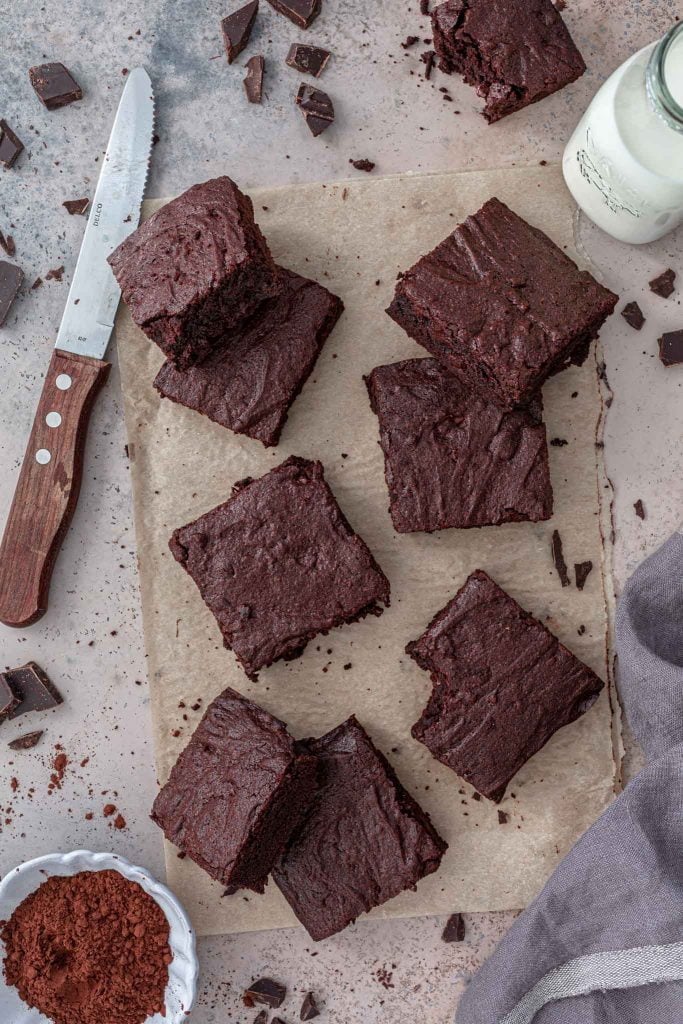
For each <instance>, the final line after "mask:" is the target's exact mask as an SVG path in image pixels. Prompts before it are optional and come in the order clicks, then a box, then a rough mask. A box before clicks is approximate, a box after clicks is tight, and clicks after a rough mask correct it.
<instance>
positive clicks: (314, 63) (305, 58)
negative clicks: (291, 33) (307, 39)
mask: <svg viewBox="0 0 683 1024" xmlns="http://www.w3.org/2000/svg"><path fill="white" fill-rule="evenodd" d="M330 57H331V54H330V51H329V50H323V48H322V47H321V46H308V45H307V44H306V43H292V45H291V46H290V48H289V53H288V54H287V60H286V63H287V64H288V65H289V66H290V68H294V69H295V71H300V72H301V74H302V75H313V77H314V78H320V76H321V75H322V73H323V71H324V70H325V68H326V67H327V62H328V61H329V59H330Z"/></svg>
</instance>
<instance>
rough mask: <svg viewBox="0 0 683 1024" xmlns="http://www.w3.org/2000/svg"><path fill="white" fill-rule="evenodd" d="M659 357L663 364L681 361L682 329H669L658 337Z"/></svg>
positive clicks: (682, 355) (669, 364) (682, 359)
mask: <svg viewBox="0 0 683 1024" xmlns="http://www.w3.org/2000/svg"><path fill="white" fill-rule="evenodd" d="M659 358H660V359H661V361H662V362H663V363H664V365H665V366H676V365H678V363H683V331H670V332H669V333H668V334H663V335H662V336H661V338H660V339H659Z"/></svg>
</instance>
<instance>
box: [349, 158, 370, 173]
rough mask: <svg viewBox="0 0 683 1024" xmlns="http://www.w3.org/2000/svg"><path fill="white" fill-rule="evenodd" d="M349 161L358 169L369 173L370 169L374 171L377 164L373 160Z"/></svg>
mask: <svg viewBox="0 0 683 1024" xmlns="http://www.w3.org/2000/svg"><path fill="white" fill-rule="evenodd" d="M349 163H350V164H352V165H353V167H355V168H356V170H357V171H367V172H368V174H369V173H370V171H374V169H375V165H374V163H373V162H372V160H365V159H363V160H349Z"/></svg>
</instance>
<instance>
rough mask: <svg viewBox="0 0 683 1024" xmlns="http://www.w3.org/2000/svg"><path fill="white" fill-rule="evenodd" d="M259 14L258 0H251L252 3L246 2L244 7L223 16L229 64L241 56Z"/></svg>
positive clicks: (222, 25)
mask: <svg viewBox="0 0 683 1024" xmlns="http://www.w3.org/2000/svg"><path fill="white" fill-rule="evenodd" d="M257 14H258V0H251V3H248V4H245V6H244V7H240V8H239V10H237V11H233V13H232V14H229V15H228V16H227V18H223V20H222V21H221V29H222V30H223V42H224V43H225V52H226V53H227V55H228V64H232V62H233V61H234V59H235V57H237V56H239V54H240V53H241V52H242V50H243V49H244V47H245V46H246V45H247V43H248V42H249V39H250V37H251V30H252V29H253V27H254V22H255V21H256V15H257Z"/></svg>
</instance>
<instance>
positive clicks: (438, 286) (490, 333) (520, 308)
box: [387, 199, 618, 409]
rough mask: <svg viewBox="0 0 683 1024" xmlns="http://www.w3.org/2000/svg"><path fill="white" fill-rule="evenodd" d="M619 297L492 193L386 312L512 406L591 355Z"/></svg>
mask: <svg viewBox="0 0 683 1024" xmlns="http://www.w3.org/2000/svg"><path fill="white" fill-rule="evenodd" d="M617 298H618V297H617V296H616V295H614V294H613V292H611V291H608V289H607V288H603V286H602V285H601V284H598V282H597V281H596V280H595V278H593V277H592V276H591V275H590V274H589V273H588V272H587V271H580V270H579V269H578V267H577V266H576V264H575V263H573V262H572V261H571V260H570V259H569V257H568V256H565V254H564V253H563V252H562V251H561V249H559V248H558V247H557V246H556V245H555V243H554V242H553V241H551V240H550V238H548V236H547V235H545V234H543V232H542V231H539V230H538V229H537V228H534V227H531V225H530V224H527V223H526V221H524V220H522V218H521V217H518V216H517V214H516V213H513V212H512V210H510V209H508V207H507V206H505V204H504V203H501V202H500V200H498V199H490V200H489V201H488V202H487V203H486V204H485V205H484V206H483V207H482V208H481V210H479V211H478V212H477V213H475V214H474V215H473V216H472V217H468V218H467V220H466V221H464V223H462V224H460V225H459V226H458V227H457V228H456V229H455V231H454V232H453V233H452V234H451V235H449V236H448V237H447V238H446V239H445V240H444V241H443V242H441V243H440V244H439V245H437V247H436V248H435V249H434V250H433V252H431V253H429V254H428V255H427V256H423V257H422V259H420V260H418V262H417V263H416V264H415V265H414V266H413V267H412V268H411V269H410V270H408V271H407V272H406V273H405V274H403V275H402V276H401V277H400V280H399V282H398V284H397V286H396V291H395V294H394V299H393V301H392V303H391V305H390V306H389V309H388V310H387V313H388V314H389V316H390V317H392V319H394V320H395V321H396V323H397V324H399V325H400V326H401V327H403V329H404V330H405V331H407V333H408V334H409V335H410V337H411V338H414V339H415V341H417V342H419V344H421V345H423V346H424V347H425V348H426V349H427V350H428V351H429V352H431V353H432V355H434V356H436V357H437V359H440V360H441V362H442V363H443V364H444V365H445V366H446V368H447V369H449V370H451V371H452V372H453V373H455V374H456V376H458V377H459V378H460V379H461V380H462V382H463V384H465V385H466V386H467V387H469V388H471V389H473V390H474V391H477V392H478V393H479V394H481V395H483V396H484V397H487V398H488V399H489V400H490V401H493V402H495V403H496V404H498V405H500V406H501V407H502V408H505V409H509V408H514V407H515V406H519V405H525V404H526V403H527V402H529V401H530V400H531V399H532V397H533V396H534V395H535V394H536V392H537V391H538V390H539V388H540V387H541V385H542V384H543V382H544V381H545V380H546V378H547V377H548V376H550V374H551V373H553V372H555V371H557V370H559V369H562V368H563V367H564V366H565V365H567V364H568V363H569V362H570V361H571V359H572V356H575V357H578V356H579V355H583V354H585V350H586V348H587V345H588V344H589V343H590V341H591V340H592V339H593V338H595V337H596V336H597V333H598V331H599V329H600V327H601V326H602V324H603V323H604V321H605V319H606V318H607V317H608V316H609V314H610V313H611V312H612V311H613V309H614V306H615V305H616V302H617Z"/></svg>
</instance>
